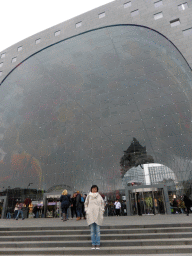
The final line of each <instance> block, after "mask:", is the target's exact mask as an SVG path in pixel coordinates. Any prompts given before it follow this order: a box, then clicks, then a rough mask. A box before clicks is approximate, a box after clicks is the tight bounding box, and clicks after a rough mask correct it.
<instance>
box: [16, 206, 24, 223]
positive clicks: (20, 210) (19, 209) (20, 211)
mask: <svg viewBox="0 0 192 256" xmlns="http://www.w3.org/2000/svg"><path fill="white" fill-rule="evenodd" d="M22 208H23V203H20V204H19V206H18V213H17V216H16V220H18V218H19V215H20V214H21V218H22V220H24V219H25V218H24V216H23V210H22Z"/></svg>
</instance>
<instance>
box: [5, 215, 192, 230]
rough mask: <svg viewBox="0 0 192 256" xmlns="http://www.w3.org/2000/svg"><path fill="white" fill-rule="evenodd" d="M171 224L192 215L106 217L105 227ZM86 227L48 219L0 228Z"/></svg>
mask: <svg viewBox="0 0 192 256" xmlns="http://www.w3.org/2000/svg"><path fill="white" fill-rule="evenodd" d="M170 223H192V214H191V215H189V216H186V215H184V214H172V215H149V216H148V215H147V216H120V217H104V221H103V226H108V225H111V226H114V225H144V224H145V225H147V224H170ZM61 225H62V226H86V225H87V222H86V220H80V221H76V220H75V219H72V220H71V219H69V220H68V221H65V222H62V221H61V219H60V218H54V219H53V218H46V219H44V218H43V219H41V218H39V219H25V220H21V219H19V220H14V219H11V220H6V219H0V227H52V226H54V227H56V226H61Z"/></svg>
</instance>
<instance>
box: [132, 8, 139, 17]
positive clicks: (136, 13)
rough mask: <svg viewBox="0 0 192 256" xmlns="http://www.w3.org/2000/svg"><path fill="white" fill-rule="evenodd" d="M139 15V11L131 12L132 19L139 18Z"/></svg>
mask: <svg viewBox="0 0 192 256" xmlns="http://www.w3.org/2000/svg"><path fill="white" fill-rule="evenodd" d="M138 14H139V10H135V11H132V12H131V16H132V17H134V16H137V15H138Z"/></svg>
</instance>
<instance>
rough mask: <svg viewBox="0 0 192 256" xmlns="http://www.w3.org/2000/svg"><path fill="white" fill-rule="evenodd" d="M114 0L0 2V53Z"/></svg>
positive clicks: (13, 0)
mask: <svg viewBox="0 0 192 256" xmlns="http://www.w3.org/2000/svg"><path fill="white" fill-rule="evenodd" d="M109 2H113V0H81V1H80V0H73V1H70V0H54V1H47V0H33V1H27V0H17V1H15V0H2V1H1V28H0V52H2V51H3V50H5V49H6V48H8V47H9V46H11V45H13V44H15V43H17V42H19V41H21V40H23V39H25V38H27V37H29V36H32V35H34V34H36V33H38V32H40V31H42V30H45V29H47V28H49V27H52V26H54V25H57V24H59V23H61V22H63V21H66V20H69V19H71V18H73V17H75V16H78V15H80V14H82V13H85V12H87V11H89V10H92V9H94V8H96V7H99V6H101V5H104V4H107V3H109Z"/></svg>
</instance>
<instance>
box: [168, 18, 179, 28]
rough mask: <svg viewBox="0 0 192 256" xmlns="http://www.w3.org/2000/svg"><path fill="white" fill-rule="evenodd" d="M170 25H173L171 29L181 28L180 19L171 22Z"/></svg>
mask: <svg viewBox="0 0 192 256" xmlns="http://www.w3.org/2000/svg"><path fill="white" fill-rule="evenodd" d="M170 24H171V27H176V26H179V25H180V24H181V22H180V20H179V19H175V20H171V21H170Z"/></svg>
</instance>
